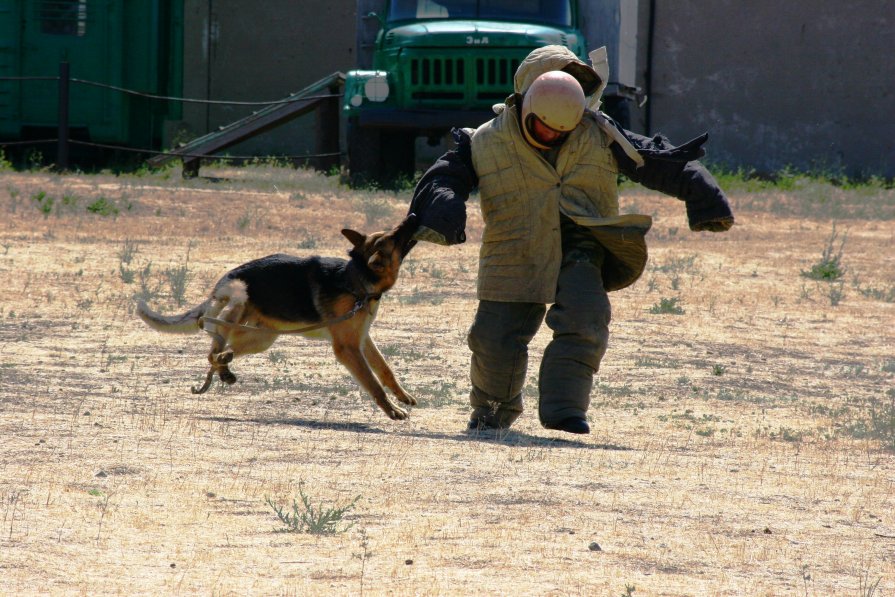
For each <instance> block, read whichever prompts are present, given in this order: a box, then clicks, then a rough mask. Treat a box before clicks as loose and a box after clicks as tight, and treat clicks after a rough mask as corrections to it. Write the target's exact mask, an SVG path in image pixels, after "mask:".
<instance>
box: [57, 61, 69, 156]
mask: <svg viewBox="0 0 895 597" xmlns="http://www.w3.org/2000/svg"><path fill="white" fill-rule="evenodd" d="M69 83H70V71H69V64H68V62H60V63H59V131H58V140H57V142H56V143H57V145H56V169H57V170H59V171H60V172H62V171H64V170H68V103H69V102H68V99H69Z"/></svg>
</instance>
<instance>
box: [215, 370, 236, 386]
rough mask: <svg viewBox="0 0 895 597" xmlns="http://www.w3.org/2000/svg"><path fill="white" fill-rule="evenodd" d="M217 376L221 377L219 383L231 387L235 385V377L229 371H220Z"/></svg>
mask: <svg viewBox="0 0 895 597" xmlns="http://www.w3.org/2000/svg"><path fill="white" fill-rule="evenodd" d="M218 375H219V376H220V377H221V381H222V382H224V383H225V384H228V385H233V384H235V383H236V376H235V375H234V374H233V372H232V371H230V370H229V369H221V370H220V371H218Z"/></svg>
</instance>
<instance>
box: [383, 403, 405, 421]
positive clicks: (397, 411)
mask: <svg viewBox="0 0 895 597" xmlns="http://www.w3.org/2000/svg"><path fill="white" fill-rule="evenodd" d="M385 414H387V415H388V418H390V419H391V420H392V421H403V420H405V419H406V418H407V411H406V410H404V409H403V408H401V407H400V406H395V405H394V404H389V405H388V407H387V408H386V409H385Z"/></svg>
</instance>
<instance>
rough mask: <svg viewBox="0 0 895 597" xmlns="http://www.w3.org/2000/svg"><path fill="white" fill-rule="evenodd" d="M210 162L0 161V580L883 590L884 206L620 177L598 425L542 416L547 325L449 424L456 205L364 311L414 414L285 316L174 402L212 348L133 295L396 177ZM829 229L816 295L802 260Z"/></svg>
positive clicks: (454, 399)
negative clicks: (552, 425) (27, 165)
mask: <svg viewBox="0 0 895 597" xmlns="http://www.w3.org/2000/svg"><path fill="white" fill-rule="evenodd" d="M203 172H205V169H203ZM208 172H210V173H211V174H212V175H213V176H214V178H215V180H208V179H195V180H190V181H181V180H178V179H176V178H175V177H171V176H167V175H166V174H165V173H162V174H156V175H149V176H144V177H139V178H138V177H112V176H76V175H66V176H60V175H55V174H47V173H27V174H23V173H13V172H3V174H2V176H3V178H2V181H0V212H2V213H3V214H4V218H3V219H2V220H0V270H2V272H3V274H4V284H3V285H2V286H0V339H2V342H0V437H2V438H3V442H2V448H0V523H2V524H0V594H73V593H74V594H92V595H93V594H120V593H127V594H147V595H148V594H153V595H155V594H173V593H186V594H195V593H216V594H217V593H238V594H280V593H283V594H302V595H331V594H361V593H363V594H377V595H378V594H398V595H405V594H406V595H436V594H437V595H442V594H447V595H455V594H506V593H513V594H520V595H528V594H531V595H544V594H587V595H625V594H627V595H635V596H638V597H639V596H641V595H769V594H770V595H778V594H807V595H841V594H846V595H852V594H858V595H865V596H869V595H888V594H891V593H892V592H893V591H895V516H893V514H892V513H893V512H895V389H893V386H895V357H893V350H892V347H893V346H895V310H893V302H892V300H891V298H887V297H888V295H889V294H890V292H889V291H890V290H891V289H892V287H893V283H892V281H893V280H895V256H893V255H890V254H889V252H887V251H882V250H880V247H888V246H891V244H892V242H893V240H895V230H893V227H892V220H891V217H888V219H887V218H885V217H880V216H879V210H878V209H876V210H875V209H871V208H870V207H865V206H864V203H866V202H867V201H868V199H867V198H866V197H864V196H863V195H862V194H861V193H862V192H863V191H861V190H856V191H855V194H854V195H852V194H849V193H848V190H846V189H840V188H837V189H835V190H824V191H823V193H826V194H827V195H828V196H829V198H828V199H827V200H826V201H828V202H834V203H835V202H837V201H840V200H841V201H840V205H839V207H836V206H835V205H830V204H829V203H824V204H823V205H824V209H823V210H821V211H817V212H816V213H814V214H812V213H811V210H809V209H807V208H805V207H804V206H805V205H806V203H805V202H807V201H815V200H812V199H810V197H808V195H806V193H808V192H807V191H805V190H804V189H802V188H795V189H793V190H786V189H777V190H767V189H763V190H759V191H757V192H746V191H742V192H739V191H738V192H735V193H734V194H733V195H732V200H733V203H734V208H735V211H736V213H737V218H738V225H737V226H736V227H735V228H734V229H733V230H732V231H731V232H729V233H727V234H724V235H712V234H708V233H700V234H694V233H692V232H689V231H688V230H687V225H686V219H685V215H684V211H683V208H682V206H681V205H680V203H679V202H677V201H674V200H672V199H669V198H667V197H661V196H658V195H652V194H647V193H645V192H643V191H639V190H626V192H625V194H624V196H623V209H624V210H625V211H639V212H642V213H649V214H652V215H653V216H654V219H655V228H654V230H653V231H652V232H651V233H650V236H649V237H648V240H649V242H650V252H651V260H650V264H649V265H648V267H647V271H646V272H645V274H644V277H643V279H642V280H641V281H640V282H638V283H637V284H636V285H634V286H633V287H631V288H630V289H627V290H625V291H622V292H620V293H615V295H614V296H613V297H612V300H613V324H612V334H613V335H612V338H611V341H610V350H609V353H608V354H607V356H606V359H605V360H604V362H603V365H602V368H601V371H600V373H599V376H598V379H597V380H596V383H595V386H594V390H593V393H592V407H591V411H590V422H591V427H592V430H593V433H592V434H591V435H590V436H586V437H583V438H580V437H575V438H572V437H571V436H567V435H564V434H562V433H560V432H553V431H547V430H544V429H542V428H541V427H540V425H538V423H537V416H536V412H537V407H536V406H537V405H536V396H537V390H536V388H537V378H536V375H537V367H536V363H537V362H538V360H539V357H540V354H541V353H542V351H543V349H544V347H545V346H546V344H547V342H548V341H549V333H548V332H549V330H546V328H545V329H544V330H542V331H541V332H540V333H539V334H538V336H536V337H535V339H534V341H533V342H532V345H531V348H530V353H531V359H532V363H534V366H533V367H532V368H531V370H530V371H529V373H528V380H527V384H526V412H525V413H524V414H523V416H522V417H521V419H520V420H519V422H518V423H517V425H516V427H514V428H513V430H511V431H509V432H507V433H501V434H468V433H467V432H465V430H464V427H465V425H464V424H465V421H466V418H467V415H468V410H467V406H466V405H467V400H468V397H467V392H468V381H467V375H468V366H469V363H468V358H469V357H468V349H467V348H466V344H465V342H466V340H465V335H466V330H467V329H468V327H469V325H470V323H471V318H472V314H473V311H474V308H475V301H476V298H475V276H476V262H477V254H478V248H479V246H478V243H479V242H480V239H481V220H480V218H479V215H478V206H477V205H476V203H475V198H473V199H471V200H470V205H469V228H468V231H467V233H468V238H469V240H468V241H467V243H466V244H464V245H460V246H457V247H450V248H444V247H436V246H433V245H425V244H421V245H419V246H418V247H417V248H416V249H414V251H413V252H412V253H411V254H410V256H409V257H408V260H407V262H406V263H405V266H404V268H403V272H402V277H401V279H400V280H399V282H398V284H397V286H396V287H395V289H394V290H393V291H392V292H391V293H390V294H389V295H388V296H387V297H386V299H385V300H384V301H383V304H382V308H381V309H380V315H379V318H378V319H377V321H376V323H375V325H374V327H373V330H372V334H373V336H374V337H375V338H376V340H377V342H378V344H379V345H380V347H381V348H382V351H383V352H384V353H386V356H387V358H388V359H389V361H390V362H391V363H392V365H393V368H394V369H395V371H396V373H397V374H398V375H399V376H400V377H401V378H402V380H404V382H405V384H406V386H407V387H408V390H410V391H411V392H413V393H415V394H416V395H417V397H418V398H419V399H420V405H419V406H417V407H415V408H414V409H413V412H412V414H411V417H410V419H409V420H408V421H406V422H403V423H395V422H392V421H389V420H387V419H385V418H384V417H383V416H382V415H381V412H379V411H378V409H376V408H375V406H373V405H372V403H371V402H370V400H369V399H368V397H366V396H365V395H364V394H363V393H362V392H361V391H359V390H358V389H357V386H356V384H355V383H354V381H353V380H352V379H351V378H350V377H349V376H348V375H347V373H346V372H345V371H344V369H342V368H341V367H340V366H338V365H337V364H336V363H335V361H334V359H333V358H332V354H331V350H330V348H329V347H328V346H326V345H325V344H324V343H321V342H318V341H312V340H308V339H304V338H290V339H288V340H284V341H281V342H279V343H278V344H277V346H276V349H275V350H273V351H270V352H268V353H265V354H262V355H255V356H253V357H248V358H246V359H245V360H244V361H242V362H240V363H239V364H238V371H236V372H237V374H238V375H239V378H240V379H239V382H238V383H237V384H236V385H234V386H222V385H217V386H213V387H212V389H211V390H210V391H209V392H208V393H207V394H205V395H203V396H201V397H198V396H194V395H192V394H191V393H190V392H189V388H190V386H191V385H194V384H195V383H196V381H197V380H198V379H199V378H200V377H201V375H202V374H203V371H204V366H203V364H202V363H203V359H204V358H205V355H204V350H205V347H206V345H207V343H206V341H205V340H204V339H203V338H200V337H199V336H161V335H158V334H156V333H154V332H153V331H152V330H149V329H148V328H145V327H144V326H142V325H141V324H140V322H139V321H138V320H137V319H136V317H135V315H134V312H133V305H134V301H135V298H136V297H143V298H146V299H148V300H150V301H152V302H153V303H154V304H156V305H157V306H158V307H160V308H163V309H165V310H171V311H173V310H175V309H176V308H178V307H177V305H178V303H183V305H190V304H194V303H196V302H198V301H200V300H202V299H203V298H204V294H205V292H206V291H207V288H208V286H209V284H210V283H212V282H213V281H214V280H215V279H217V277H218V276H219V275H220V274H221V273H223V272H224V271H227V269H229V268H231V267H233V266H234V265H237V264H239V263H242V262H244V261H246V260H248V259H250V258H254V257H259V256H262V255H265V254H269V253H273V252H290V253H319V254H331V255H344V253H345V252H346V251H347V249H348V247H347V246H346V245H345V242H344V240H343V239H342V238H341V235H340V234H339V230H340V229H341V228H343V227H354V228H358V229H373V228H385V227H386V226H388V225H391V224H393V223H394V222H396V221H397V220H398V219H400V217H401V216H403V214H404V212H405V211H406V206H407V203H408V202H409V195H408V193H407V192H402V193H392V192H383V191H376V190H368V191H363V192H358V193H355V192H351V191H349V190H347V189H345V188H344V187H341V186H340V185H339V184H338V181H337V180H335V179H334V178H333V177H324V176H320V175H315V174H313V173H309V172H305V171H301V170H298V171H296V170H292V169H287V168H273V167H267V166H265V167H256V168H223V167H216V168H210V169H209V170H208ZM885 192H886V191H877V192H876V195H873V200H874V201H877V202H878V203H879V204H881V205H882V206H883V208H884V211H885V209H888V208H887V207H886V206H888V205H890V204H891V196H890V195H885V196H883V197H880V196H879V193H885ZM770 194H776V195H775V196H776V197H778V198H779V199H780V200H781V204H782V205H784V207H780V208H778V207H774V206H775V205H777V203H775V202H772V201H770V199H767V197H769V195H770ZM827 195H825V196H827ZM101 199H102V200H103V201H100V200H101ZM815 199H816V201H815V202H817V201H819V199H817V198H815ZM90 206H97V207H96V208H95V209H89V207H90ZM103 206H105V207H103ZM800 206H801V207H800ZM887 213H888V212H885V213H884V214H883V215H884V216H885V215H886V214H887ZM830 214H844V215H835V216H831V215H830ZM834 223H835V230H836V232H837V233H839V231H842V232H841V235H842V236H834V237H833V238H832V240H831V230H833V224H834ZM846 235H847V242H844V239H845V238H846ZM840 239H841V240H840ZM832 241H836V242H835V243H833V242H832ZM840 243H841V244H840ZM827 247H831V250H830V251H829V257H831V258H832V257H839V265H840V266H841V267H842V268H843V269H844V271H845V273H844V275H843V276H841V277H839V278H838V279H837V281H841V282H843V287H842V289H843V294H842V296H841V297H839V299H838V301H837V302H836V303H835V304H834V303H833V301H831V299H830V295H829V289H828V284H827V282H826V281H823V280H820V281H819V280H813V279H810V278H806V277H805V276H803V275H802V272H803V271H811V269H812V266H813V265H814V264H815V263H817V261H818V257H823V256H824V255H827V251H826V248H827ZM663 305H664V307H663ZM672 307H676V308H677V309H680V310H682V311H683V312H682V313H678V312H676V311H677V309H674V308H672ZM182 308H185V307H182ZM654 310H657V311H659V312H657V313H654V312H652V311H654ZM358 497H360V499H358ZM274 506H276V507H274ZM277 509H279V512H278V511H277ZM303 516H304V518H303ZM292 522H294V523H295V525H294V529H295V530H307V529H308V528H310V527H309V526H308V525H311V526H313V525H317V528H320V529H328V530H330V531H335V532H329V533H325V532H324V533H314V532H278V531H281V530H284V529H289V530H292V528H293V526H292V524H291V523H292ZM327 523H334V524H329V526H327ZM594 546H596V548H594Z"/></svg>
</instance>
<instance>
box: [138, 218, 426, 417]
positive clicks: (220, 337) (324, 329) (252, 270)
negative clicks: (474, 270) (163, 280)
mask: <svg viewBox="0 0 895 597" xmlns="http://www.w3.org/2000/svg"><path fill="white" fill-rule="evenodd" d="M418 226H419V224H418V222H417V218H416V216H415V215H413V214H410V215H409V216H407V218H405V219H404V221H403V222H401V223H400V224H398V226H396V227H395V228H393V229H392V230H390V231H387V232H376V233H373V234H370V235H364V234H362V233H360V232H357V231H354V230H349V229H345V230H342V234H343V235H344V236H345V238H347V239H348V240H349V241H350V242H351V244H352V245H353V248H352V249H351V250H350V251H349V252H348V255H349V259H347V260H346V259H339V258H336V257H318V256H314V257H293V256H291V255H283V254H277V255H269V256H267V257H262V258H261V259H256V260H254V261H249V262H248V263H245V264H243V265H240V266H239V267H237V268H236V269H233V270H231V271H229V272H228V273H227V274H226V275H224V277H223V278H221V279H220V280H219V281H218V283H217V284H215V286H214V289H213V290H212V291H211V296H209V298H208V300H206V301H205V302H204V303H202V304H200V305H197V306H196V307H193V308H192V309H190V310H189V311H187V312H186V313H183V314H181V315H174V316H164V315H161V314H159V313H155V312H154V311H152V310H151V309H150V308H149V307H148V306H147V305H146V303H144V302H143V301H140V302H139V304H138V305H137V311H138V313H139V315H140V318H141V319H143V321H145V322H146V323H147V324H149V326H151V327H152V328H154V329H156V330H158V331H160V332H172V333H191V332H197V331H199V330H205V331H206V332H208V333H209V334H210V335H211V338H212V341H211V351H210V352H209V353H208V362H209V363H210V364H211V367H210V369H209V370H208V373H207V375H206V378H205V383H204V384H203V385H202V387H200V388H193V393H194V394H201V393H203V392H205V391H206V390H208V388H209V386H210V385H211V382H212V380H213V378H214V375H215V374H217V375H218V377H219V378H220V379H221V381H222V382H224V383H227V384H232V383H234V382H236V376H235V375H233V373H232V372H231V371H230V362H231V361H232V360H233V359H234V357H237V356H239V355H243V354H253V353H259V352H264V351H265V350H267V349H268V348H270V346H271V345H272V344H273V343H274V341H276V339H277V338H278V337H279V336H280V335H281V334H302V335H305V336H308V337H317V338H326V339H329V340H331V341H332V347H333V352H335V355H336V359H338V361H339V362H340V363H342V365H344V366H345V367H346V368H347V369H348V371H350V372H351V374H352V375H353V376H354V378H355V379H356V380H357V382H358V383H359V384H360V386H361V387H362V388H363V389H364V390H366V391H367V392H369V394H370V395H371V396H372V397H373V400H375V401H376V404H377V405H379V408H381V409H382V410H383V411H385V414H387V415H388V416H389V417H390V418H392V419H395V420H401V419H406V418H407V411H406V410H404V409H403V408H401V407H400V406H398V405H396V404H394V403H393V402H392V401H391V400H390V399H389V398H388V396H386V393H385V390H384V389H383V388H382V386H383V385H384V386H385V387H386V388H388V389H389V390H391V391H392V393H393V394H394V395H395V397H396V398H397V399H398V400H399V401H401V402H403V403H404V404H410V405H412V404H416V400H415V399H414V397H413V396H411V395H410V394H408V393H407V392H406V391H405V390H404V388H402V387H401V384H399V383H398V381H397V379H395V375H394V374H393V373H392V370H391V369H390V368H389V366H388V364H387V363H386V362H385V359H384V358H383V357H382V353H380V352H379V349H378V348H376V344H375V343H374V342H373V339H372V338H371V337H370V336H369V331H370V325H371V324H372V323H373V319H375V317H376V312H377V311H378V308H379V299H380V298H381V297H382V294H383V293H384V292H386V291H388V290H389V289H390V288H391V287H392V286H394V284H395V282H396V281H397V279H398V270H399V268H400V267H401V262H402V261H403V259H404V257H405V256H406V255H407V253H408V252H409V251H410V249H411V248H412V247H413V245H414V244H416V242H415V241H413V240H412V237H413V233H414V232H416V230H417V228H418ZM374 372H375V375H374ZM380 382H381V383H380Z"/></svg>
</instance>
